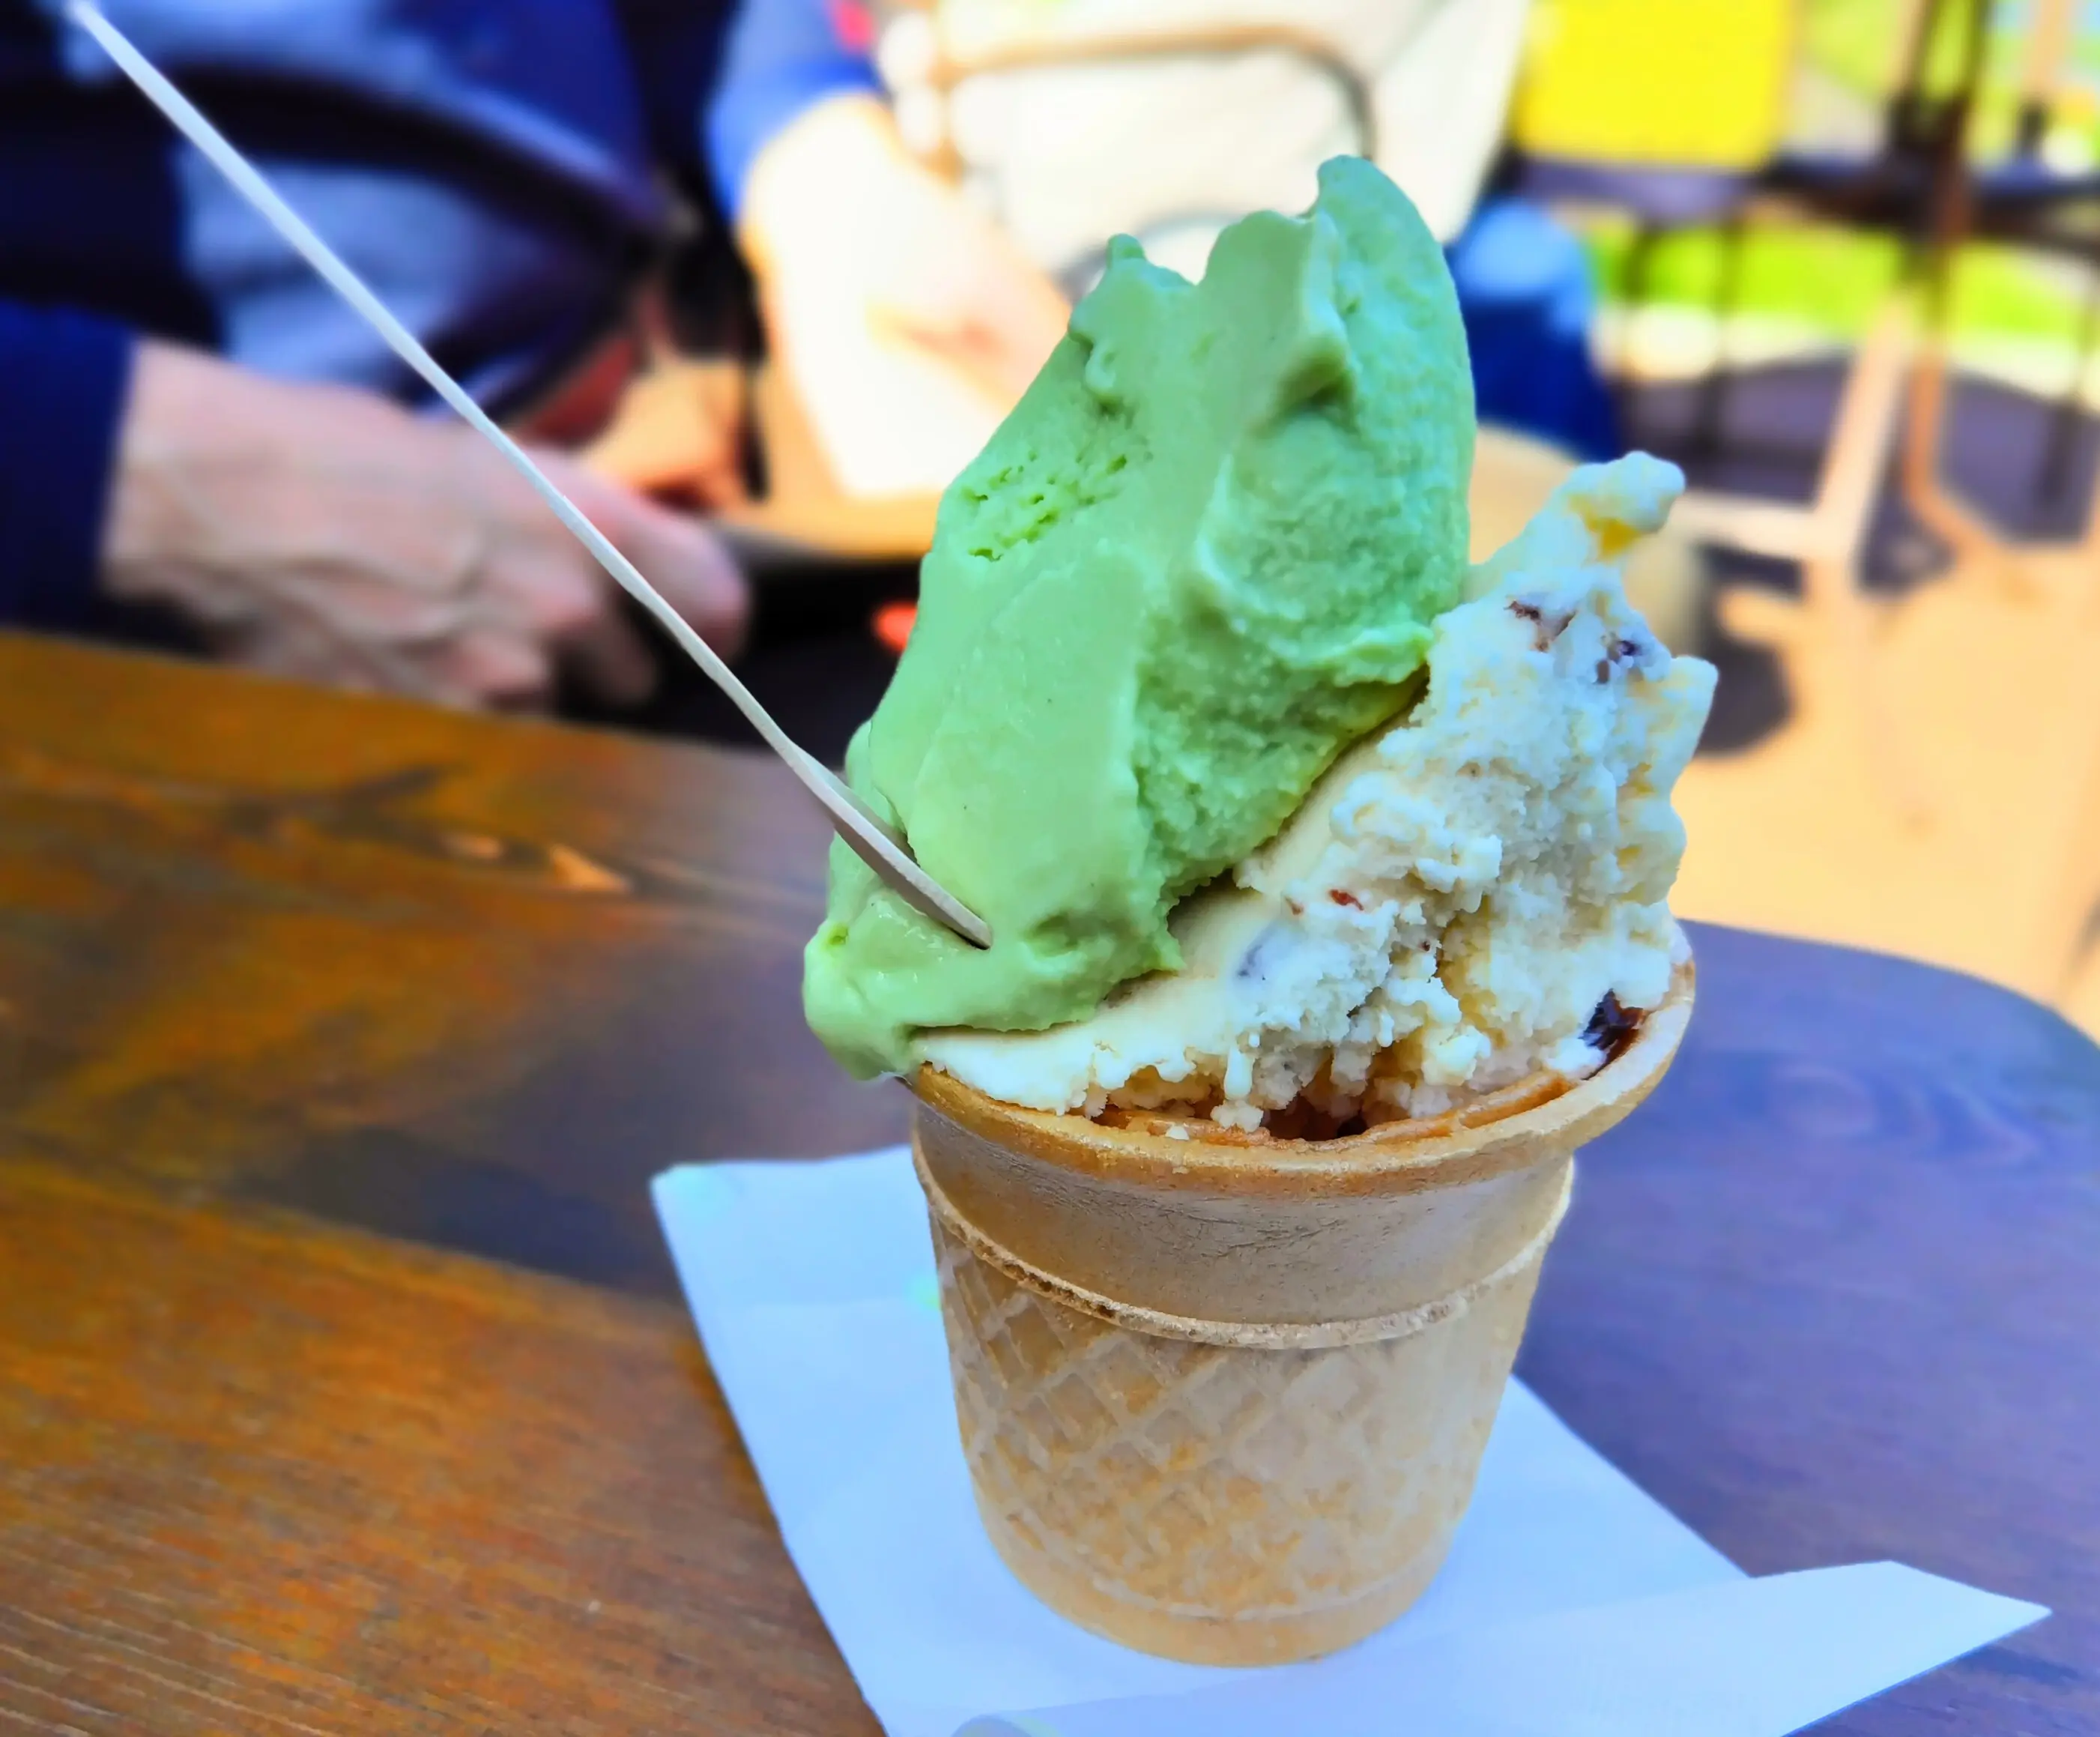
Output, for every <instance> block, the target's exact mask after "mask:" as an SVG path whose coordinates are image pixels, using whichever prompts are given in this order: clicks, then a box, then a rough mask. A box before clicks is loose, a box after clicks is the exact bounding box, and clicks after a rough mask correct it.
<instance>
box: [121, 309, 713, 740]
mask: <svg viewBox="0 0 2100 1737" xmlns="http://www.w3.org/2000/svg"><path fill="white" fill-rule="evenodd" d="M534 457H536V459H537V460H538V461H539V462H540V464H541V466H543V467H544V468H545V471H547V474H548V475H549V476H550V477H552V478H553V480H554V482H555V484H557V486H558V487H559V488H562V491H563V492H564V493H567V495H568V496H569V497H570V499H571V500H572V501H574V502H576V506H578V507H579V508H580V509H581V510H582V511H583V512H584V514H585V516H587V517H588V518H589V519H590V520H591V521H592V523H593V524H596V525H597V526H598V528H599V529H600V530H602V532H604V533H605V534H606V535H607V537H610V538H611V540H612V541H613V542H614V543H615V545H617V546H619V548H620V550H621V551H622V552H623V553H624V554H625V555H627V557H628V559H630V560H631V561H633V563H634V564H635V565H636V566H637V568H640V569H641V570H642V573H643V575H644V576H645V577H647V578H648V579H649V580H650V581H651V583H652V584H654V585H655V586H656V588H657V589H658V590H660V591H661V592H662V593H663V594H664V596H665V598H667V599H668V600H669V601H670V603H672V604H673V606H674V607H675V608H677V610H678V611H679V612H680V613H681V614H682V615H683V616H685V617H686V619H687V620H688V621H690V622H691V623H692V624H693V625H694V626H695V627H696V628H697V629H699V631H700V632H701V633H702V634H704V635H705V636H706V638H707V639H708V642H709V643H711V644H712V645H713V646H714V647H715V648H716V649H717V650H718V651H721V652H723V653H724V654H725V655H727V654H729V653H731V652H734V651H735V649H736V648H737V647H738V646H739V644H740V643H741V641H742V639H743V633H744V629H745V625H746V621H747V617H748V609H749V603H748V594H747V591H746V588H745V586H744V581H743V575H742V574H741V573H740V572H739V571H738V570H737V568H736V565H735V562H734V561H732V560H731V559H730V556H729V555H728V554H727V553H726V551H725V550H724V549H723V547H722V546H721V543H720V542H719V541H717V539H716V538H715V537H713V536H712V534H710V533H708V531H707V530H706V529H704V528H703V527H701V526H700V525H699V524H695V523H694V522H693V521H691V520H690V519H686V518H683V517H681V516H680V515H677V514H675V513H673V512H670V511H668V510H665V509H664V508H662V507H660V506H655V505H654V504H653V503H651V502H649V501H646V500H645V499H643V498H642V497H641V496H639V495H637V494H636V493H633V492H632V491H631V490H629V489H628V488H624V487H622V486H621V485H620V484H618V483H615V482H612V481H611V480H607V479H605V478H603V477H600V476H597V475H593V474H592V473H591V472H589V471H586V470H585V469H584V468H583V467H582V466H580V465H578V464H576V463H574V462H571V461H569V460H567V459H565V458H563V457H561V456H559V455H558V454H556V453H548V452H544V451H542V452H536V453H535V454H534ZM102 582H103V588H104V590H105V592H107V593H108V594H109V595H110V596H112V597H113V598H115V599H119V600H122V601H127V602H135V603H154V604H160V605H164V606H172V607H173V608H175V609H176V610H178V611H179V612H181V613H182V614H183V615H185V616H187V617H189V618H190V619H192V621H194V622H195V623H196V625H198V626H199V627H200V628H201V630H202V631H203V633H204V634H205V637H206V639H208V641H209V642H210V643H211V644H212V646H213V647H214V649H215V650H217V651H218V652H219V653H220V654H221V655H223V656H226V657H227V658H229V659H231V660H232V661H237V662H240V663H243V664H246V665H250V666H252V667H254V668H258V669H262V670H271V671H273V672H276V673H278V674H287V675H295V676H300V677H304V678H309V679H314V680H319V681H324V682H329V683H336V684H338V685H342V686H349V687H372V688H382V689H386V690H389V691H391V692H398V693H405V694H411V695H416V696H421V697H423V698H426V699H430V700H435V701H441V702H443V703H446V704H449V705H467V706H474V705H506V706H532V705H545V703H546V702H547V701H549V698H550V697H551V696H552V695H553V693H554V689H555V685H556V683H557V681H558V678H559V677H561V676H562V675H563V674H568V675H571V676H573V677H574V678H576V680H578V681H579V682H580V683H583V684H584V685H585V687H588V688H589V689H590V690H592V691H593V692H595V693H596V694H598V696H600V697H602V698H603V699H605V700H607V701H611V702H612V703H614V704H615V705H621V704H632V703H634V702H636V701H640V700H642V699H643V698H646V696H647V694H648V692H649V691H650V688H651V686H652V684H653V683H654V680H655V673H656V662H655V658H654V657H653V656H651V652H650V651H649V648H647V647H646V646H645V645H644V644H643V643H642V641H641V639H639V637H638V636H637V634H636V632H635V630H634V629H633V626H632V625H630V623H629V620H628V619H627V617H625V615H624V613H623V612H622V611H621V609H620V607H619V597H620V593H619V590H618V587H617V586H615V583H614V581H612V579H611V577H609V576H607V574H606V573H605V572H603V571H602V569H601V568H599V567H598V564H597V563H596V562H595V561H593V559H591V557H590V555H589V553H588V552H587V551H586V550H585V549H584V547H583V546H582V545H581V544H580V543H579V542H577V541H576V538H575V537H572V536H571V534H570V533H569V532H568V531H567V529H565V528H563V527H562V524H561V523H560V521H559V520H558V519H556V518H555V517H554V515H553V514H552V513H551V512H550V511H549V510H548V509H547V507H546V506H545V504H544V503H543V502H541V501H540V498H539V497H538V496H537V495H536V494H535V493H533V492H532V489H531V488H530V487H529V486H528V485H527V484H526V482H525V481H524V480H523V478H522V477H520V476H519V475H518V474H517V472H516V471H514V470H512V469H511V467H510V465H509V464H508V463H506V462H505V460H504V459H503V457H502V456H501V454H500V453H497V452H496V451H495V450H494V449H492V447H491V446H490V445H489V444H488V443H487V441H485V440H483V439H482V437H481V436H480V435H478V434H476V433H474V431H472V430H471V429H470V428H467V427H463V426H462V425H461V424H458V423H456V422H430V421H426V420H425V419H423V418H419V417H417V416H414V415H412V414H410V413H408V411H406V410H404V409H399V407H398V406H396V405H395V404H390V403H389V402H387V401H386V400H383V399H381V398H378V397H376V396H373V395H372V394H369V393H366V392H361V391H354V390H351V389H350V388H347V387H333V386H311V385H300V384H293V383H289V382H281V381H276V380H271V379H267V378H263V377H262V376H261V375H258V374H255V373H250V372H249V371H248V370H246V369H240V368H237V367H235V366H233V365H230V364H227V363H225V362H221V361H218V360H214V359H212V358H210V357H209V356H202V355H200V354H197V353H195V352H192V351H186V350H182V349H179V348H176V347H172V346H169V345H164V344H157V343H145V344H142V345H141V346H140V348H139V356H138V359H137V362H136V365H135V372H134V375H133V379H132V387H131V396H130V404H129V407H128V409H127V410H126V415H125V421H124V427H123V431H122V437H121V444H120V451H119V454H118V458H117V470H116V475H115V477H114V480H113V491H112V497H111V501H110V508H109V520H108V532H107V533H106V536H105V539H104V549H103V564H102Z"/></svg>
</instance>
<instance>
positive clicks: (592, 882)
mask: <svg viewBox="0 0 2100 1737" xmlns="http://www.w3.org/2000/svg"><path fill="white" fill-rule="evenodd" d="M828 837H829V833H828V832H827V829H826V827H825V824H824V823H823V817H822V815H821V814H820V813H819V812H818V810H817V808H816V807H815V805H814V803H813V802H810V801H809V800H808V798H806V797H805V795H804V794H803V793H801V791H800V790H799V789H796V787H795V786H794V785H792V782H790V781H789V780H787V779H786V778H785V777H784V776H779V768H778V767H774V765H773V764H772V763H771V762H770V760H768V759H766V758H762V757H761V755H760V754H757V753H752V754H748V755H745V754H729V753H709V752H707V751H705V750H702V749H696V748H692V747H687V746H677V745H660V744H656V743H652V742H646V741H642V740H637V739H633V738H629V737H623V736H615V735H613V734H611V733H609V732H594V731H578V730H573V729H562V728H559V727H554V726H550V725H545V724H539V723H525V722H521V721H507V722H496V721H494V720H490V719H487V718H471V717H464V716H459V715H455V714H447V713H442V712H437V711H433V710H431V709H427V708H425V707H421V706H417V705H409V704H406V703H404V702H400V701H390V700H379V699H367V698H361V697H355V696H341V695H334V694H328V693H323V692H317V691H312V690H308V689H305V688H301V687H292V686H289V685H285V684H280V683H267V682H262V681H258V680H254V679H252V678H245V677H242V676H238V675H233V674H227V673H225V672H223V671H218V670H209V669H204V668H199V667H195V666H192V665H183V664H179V663H175V662H172V661H161V660H156V659H148V658H143V657H137V656H122V657H120V656H113V655H112V654H109V653H106V652H95V651H86V650H82V649H79V648H73V647H69V646H61V645H60V644H57V643H38V642H33V641H29V640H24V639H9V638H6V637H4V636H0V1149H6V1150H8V1151H13V1152H15V1153H18V1154H36V1155H41V1156H46V1157H49V1158H51V1159H54V1160H60V1161H66V1162H77V1163H86V1164H91V1165H95V1166H96V1167H97V1168H98V1169H108V1170H113V1171H121V1172H122V1173H125V1174H126V1175H129V1176H131V1177H133V1178H139V1179H141V1180H144V1181H148V1182H152V1183H154V1184H156V1185H157V1186H159V1187H162V1188H164V1189H166V1190H169V1191H173V1192H174V1193H176V1194H178V1195H179V1196H182V1197H184V1198H195V1197H197V1196H214V1197H222V1198H223V1197H245V1198H252V1199H257V1200H271V1201H282V1202H289V1203H293V1204H300V1205H303V1206H306V1207H308V1208H310V1209H315V1210H318V1211H320V1212H323V1213H326V1214H328V1215H329V1217H331V1218H337V1219H340V1220H343V1221H346V1222H355V1223H359V1224H362V1225H364V1226H366V1227H368V1228H372V1229H375V1230H379V1231H387V1232H393V1233H398V1234H400V1235H407V1236H411V1237H416V1238H420V1239H425V1240H435V1241H439V1242H443V1243H446V1244H449V1245H451V1246H453V1247H456V1248H464V1249H470V1250H472V1251H473V1252H475V1253H484V1254H489V1255H493V1256H496V1257H502V1258H505V1259H510V1260H514V1261H518V1262H522V1263H523V1264H525V1265H527V1266H537V1267H540V1268H543V1269H545V1270H547V1271H555V1272H560V1273H563V1274H566V1275H569V1276H571V1277H576V1278H581V1279H586V1280H598V1281H602V1282H606V1283H610V1284H617V1285H620V1286H622V1287H624V1288H631V1289H636V1290H641V1291H645V1292H647V1291H653V1292H654V1293H656V1294H659V1295H664V1296H668V1295H671V1294H672V1293H673V1280H672V1277H671V1273H670V1267H669V1263H668V1259H667V1258H666V1257H665V1256H664V1253H663V1250H662V1244H661V1239H660V1237H659V1236H658V1235H657V1234H656V1230H655V1221H654V1218H653V1217H652V1216H651V1211H650V1208H649V1202H648V1197H647V1191H646V1182H647V1181H648V1178H650V1177H651V1175H653V1174H655V1172H657V1171H658V1170H660V1169H664V1168H665V1167H666V1166H668V1165H671V1164H673V1163H676V1162H679V1161H682V1160H690V1159H697V1158H707V1157H718V1156H731V1155H735V1156H798V1155H810V1154H816V1153H823V1152H836V1151H841V1150H845V1149H849V1148H851V1147H854V1146H856V1145H862V1146H864V1145H868V1144H880V1143H884V1142H885V1141H888V1140H892V1139H895V1138H901V1136H902V1130H903V1127H904V1110H903V1106H902V1098H901V1093H900V1091H899V1089H897V1088H889V1089H883V1088H879V1087H873V1086H858V1085H854V1084H853V1083H852V1082H850V1081H848V1080H846V1079H845V1078H844V1077H843V1076H841V1075H840V1073H839V1072H838V1071H837V1070H836V1068H835V1067H832V1064H831V1063H830V1062H829V1060H828V1059H827V1058H826V1057H825V1055H824V1054H823V1050H821V1049H820V1048H819V1047H818V1045H817V1043H816V1041H815V1040H814V1038H812V1037H811V1036H810V1035H809V1033H808V1032H807V1030H806V1029H805V1028H804V1026H803V1024H802V1021H801V956H800V955H801V944H802V943H803V941H804V940H805V939H807V938H808V935H809V933H810V930H811V928H812V927H813V926H814V921H815V915H816V913H817V911H818V908H819V906H820V904H821V900H822V897H823V864H824V852H825V848H826V843H825V841H826V840H827V838H828Z"/></svg>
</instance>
